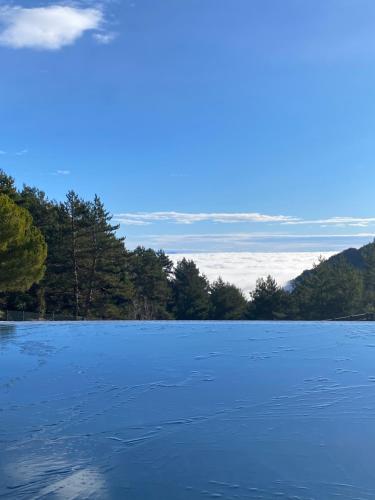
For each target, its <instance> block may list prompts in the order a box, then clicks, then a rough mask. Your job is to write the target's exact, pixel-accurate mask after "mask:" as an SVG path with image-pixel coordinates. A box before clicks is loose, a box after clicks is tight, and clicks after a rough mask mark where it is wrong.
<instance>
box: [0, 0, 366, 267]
mask: <svg viewBox="0 0 375 500" xmlns="http://www.w3.org/2000/svg"><path fill="white" fill-rule="evenodd" d="M374 26H375V2H374V1H373V0H306V1H300V0H283V1H282V2H280V1H278V0H178V1H176V0H121V1H120V0H102V1H95V0H85V1H84V0H82V1H77V0H76V1H72V2H70V1H63V2H58V1H44V2H43V1H40V2H36V1H34V0H27V1H26V0H25V1H23V0H19V1H18V0H14V1H10V0H8V1H6V0H0V64H1V66H0V68H1V70H0V71H1V72H0V118H1V119H0V168H2V169H4V170H5V171H6V172H8V173H10V174H11V175H13V176H14V177H15V178H16V180H17V183H18V184H19V185H20V186H21V185H22V183H24V182H25V183H27V184H30V185H36V186H38V187H40V188H42V189H43V190H45V191H46V192H47V194H48V195H49V197H50V198H53V199H57V200H62V199H63V198H64V195H65V193H66V192H67V191H68V190H69V189H74V190H76V191H77V192H78V193H79V194H80V195H81V196H83V197H84V198H91V197H93V195H94V194H95V193H97V194H99V195H100V196H101V198H102V199H103V201H104V202H105V204H106V206H107V207H108V209H109V210H110V211H111V212H112V213H113V214H114V219H115V220H116V221H118V222H120V223H121V228H120V233H121V234H122V235H125V236H126V238H127V239H126V241H127V246H128V247H129V248H132V247H134V246H136V245H138V244H142V245H145V246H152V247H153V248H159V247H162V248H164V249H165V250H166V251H167V252H169V253H188V252H195V253H197V252H203V253H206V254H212V253H213V252H222V253H223V252H224V253H226V254H227V253H231V254H233V255H232V257H233V266H234V267H235V268H236V269H237V270H238V268H237V267H236V266H237V264H236V262H238V256H237V253H238V252H247V253H249V252H250V253H251V254H253V253H254V252H255V253H259V254H263V255H264V260H265V262H267V253H269V252H273V253H283V254H285V255H286V254H289V255H290V260H291V262H294V260H297V261H298V259H295V257H293V256H294V255H295V253H296V252H312V254H311V257H312V256H313V254H315V253H319V252H337V251H340V250H342V249H344V248H347V247H348V246H356V247H358V246H360V245H362V244H364V243H366V242H367V241H370V240H372V239H373V237H374V235H375V208H374V201H373V200H374V186H375V168H374V166H375V165H374V163H375V140H374V135H375V99H374V97H375V36H374ZM285 255H284V257H285ZM284 257H283V258H284ZM218 265H219V264H218ZM297 267H298V266H297V264H296V267H295V271H296V270H297ZM291 272H292V271H291Z"/></svg>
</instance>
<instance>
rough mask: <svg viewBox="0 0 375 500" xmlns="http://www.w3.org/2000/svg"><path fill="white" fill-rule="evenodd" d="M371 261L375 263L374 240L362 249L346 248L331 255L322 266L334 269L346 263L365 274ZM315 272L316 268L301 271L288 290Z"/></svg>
mask: <svg viewBox="0 0 375 500" xmlns="http://www.w3.org/2000/svg"><path fill="white" fill-rule="evenodd" d="M372 259H373V260H374V261H375V240H374V242H372V243H368V244H367V245H364V246H363V247H361V248H358V249H357V248H347V249H346V250H343V251H342V252H340V253H338V254H336V255H333V256H332V257H330V258H329V259H327V260H325V261H323V262H324V265H328V266H332V267H334V266H335V265H336V264H338V263H342V262H343V261H344V262H346V264H349V265H350V266H352V267H354V268H355V269H357V270H358V271H361V272H365V271H366V269H367V267H368V265H369V263H370V261H371V260H372ZM320 265H321V264H318V266H317V267H319V266H320ZM315 270H316V268H313V269H307V270H305V271H303V273H301V274H300V275H299V276H297V278H295V279H294V280H292V281H291V283H290V288H293V287H294V286H295V285H296V284H298V283H300V282H301V281H304V280H305V278H307V277H308V276H310V275H311V274H314V272H315Z"/></svg>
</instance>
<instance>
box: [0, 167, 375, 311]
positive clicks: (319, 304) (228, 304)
mask: <svg viewBox="0 0 375 500" xmlns="http://www.w3.org/2000/svg"><path fill="white" fill-rule="evenodd" d="M118 230H119V226H118V225H114V224H112V217H111V215H110V214H109V213H108V212H107V210H106V209H105V207H104V205H103V203H102V202H101V200H100V198H99V197H98V196H95V197H94V199H93V200H92V201H86V200H83V199H82V198H80V197H79V196H78V195H77V194H76V193H75V192H73V191H71V192H69V193H68V194H67V197H66V200H65V202H64V203H57V202H55V201H51V200H49V199H48V198H47V196H46V195H45V193H44V192H43V191H40V190H39V189H36V188H32V187H29V186H24V187H23V188H22V190H21V191H18V190H17V188H16V185H15V182H14V179H13V178H12V177H10V176H8V175H7V174H5V173H4V172H2V171H1V170H0V291H1V294H0V302H1V303H2V305H3V307H8V308H10V309H14V310H27V311H30V312H34V313H36V314H37V315H38V316H39V317H45V315H52V314H54V315H55V317H60V318H61V317H75V318H77V319H78V318H86V319H142V320H151V319H174V318H176V319H187V320H193V319H197V320H199V319H200V320H201V319H215V320H237V319H242V318H247V319H260V320H275V319H306V320H320V319H332V318H337V317H343V316H349V315H352V314H357V313H364V312H371V311H375V242H374V243H370V244H368V245H365V246H364V247H362V248H360V249H358V250H357V249H353V248H352V249H348V250H346V251H344V252H342V253H341V254H339V255H336V256H334V257H331V258H330V259H329V260H327V261H320V262H319V263H318V264H317V265H316V266H314V268H313V269H311V270H308V271H305V272H304V273H302V274H301V275H300V276H299V277H298V278H296V279H295V280H294V282H293V283H292V287H291V291H290V292H288V291H286V290H284V289H283V288H281V287H280V286H278V284H277V283H276V281H275V280H274V279H273V278H272V277H270V276H268V277H267V278H266V279H260V280H258V281H257V284H256V288H255V290H254V291H253V292H252V294H251V296H250V300H249V301H246V299H245V298H244V296H243V294H242V292H241V290H239V289H238V288H237V287H235V286H234V285H232V284H230V283H225V282H224V281H223V280H222V279H218V280H217V281H216V282H214V283H213V284H212V285H211V286H210V284H209V283H208V281H207V279H206V277H205V276H203V275H201V274H200V272H199V269H198V268H197V266H196V265H195V263H194V262H193V261H191V260H186V259H183V260H182V261H180V262H179V263H178V264H177V266H176V268H175V269H174V268H173V264H172V261H171V260H170V259H169V258H168V256H167V255H165V253H164V252H162V251H158V252H156V251H155V250H152V249H145V248H143V247H138V248H136V249H135V250H134V251H128V250H127V249H126V248H125V241H124V238H122V237H119V236H118ZM46 244H47V246H48V255H47V259H46ZM44 271H45V272H44ZM30 287H31V288H30Z"/></svg>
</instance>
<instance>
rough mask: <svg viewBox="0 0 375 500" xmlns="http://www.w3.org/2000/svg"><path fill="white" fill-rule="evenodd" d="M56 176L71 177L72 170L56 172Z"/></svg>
mask: <svg viewBox="0 0 375 500" xmlns="http://www.w3.org/2000/svg"><path fill="white" fill-rule="evenodd" d="M55 175H70V170H56V172H55Z"/></svg>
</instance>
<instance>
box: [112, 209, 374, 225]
mask: <svg viewBox="0 0 375 500" xmlns="http://www.w3.org/2000/svg"><path fill="white" fill-rule="evenodd" d="M115 217H116V220H117V221H118V222H120V223H121V224H126V225H128V226H130V225H136V226H141V225H146V224H153V223H156V222H169V223H175V224H194V223H197V222H214V223H221V224H237V223H276V224H277V223H278V224H282V225H290V226H291V225H320V226H321V227H367V226H369V225H371V224H375V217H328V218H326V219H303V218H302V217H294V216H291V215H266V214H260V213H257V212H233V213H232V212H199V213H192V212H174V211H170V212H128V213H120V214H116V216H115Z"/></svg>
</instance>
